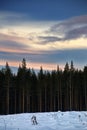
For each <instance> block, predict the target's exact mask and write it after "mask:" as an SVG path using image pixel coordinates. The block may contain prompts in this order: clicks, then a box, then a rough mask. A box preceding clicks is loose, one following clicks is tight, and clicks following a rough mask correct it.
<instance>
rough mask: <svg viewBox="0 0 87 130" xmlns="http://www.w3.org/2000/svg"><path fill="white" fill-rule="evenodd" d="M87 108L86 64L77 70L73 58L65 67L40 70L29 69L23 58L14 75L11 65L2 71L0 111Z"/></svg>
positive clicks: (79, 109)
mask: <svg viewBox="0 0 87 130" xmlns="http://www.w3.org/2000/svg"><path fill="white" fill-rule="evenodd" d="M58 110H61V111H68V110H69V111H72V110H75V111H86V110H87V66H84V68H83V70H79V69H75V67H74V65H73V61H71V63H70V65H69V64H68V62H67V63H66V64H65V67H64V70H61V69H60V68H59V66H57V70H53V71H51V72H49V71H43V68H42V67H41V68H40V70H39V72H38V73H35V71H34V70H33V69H30V68H26V60H25V59H23V60H22V63H21V65H20V66H19V68H18V70H17V74H13V73H12V71H11V68H10V67H9V64H8V63H6V66H5V67H4V68H2V69H1V70H0V114H13V113H24V112H50V111H58Z"/></svg>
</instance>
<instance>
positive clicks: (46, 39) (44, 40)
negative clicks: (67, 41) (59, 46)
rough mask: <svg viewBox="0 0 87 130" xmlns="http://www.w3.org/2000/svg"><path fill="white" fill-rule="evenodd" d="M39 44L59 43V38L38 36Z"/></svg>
mask: <svg viewBox="0 0 87 130" xmlns="http://www.w3.org/2000/svg"><path fill="white" fill-rule="evenodd" d="M38 38H39V40H40V41H41V42H40V43H49V42H52V43H53V42H56V41H61V38H58V37H56V36H39V37H38Z"/></svg>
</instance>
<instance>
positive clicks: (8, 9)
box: [0, 0, 87, 70]
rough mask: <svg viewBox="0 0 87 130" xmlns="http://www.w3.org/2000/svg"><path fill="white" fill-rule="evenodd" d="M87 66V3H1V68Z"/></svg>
mask: <svg viewBox="0 0 87 130" xmlns="http://www.w3.org/2000/svg"><path fill="white" fill-rule="evenodd" d="M23 58H25V59H26V62H27V67H28V68H29V67H30V68H34V69H36V70H37V69H40V67H41V66H42V67H43V69H44V70H54V69H56V68H57V65H59V66H60V68H61V69H63V68H64V66H65V64H66V62H68V63H69V64H70V62H71V61H73V62H74V65H75V67H77V68H80V69H82V68H83V67H84V66H85V65H87V0H0V66H4V65H5V64H6V62H8V63H9V66H11V67H19V64H20V63H21V61H22V59H23Z"/></svg>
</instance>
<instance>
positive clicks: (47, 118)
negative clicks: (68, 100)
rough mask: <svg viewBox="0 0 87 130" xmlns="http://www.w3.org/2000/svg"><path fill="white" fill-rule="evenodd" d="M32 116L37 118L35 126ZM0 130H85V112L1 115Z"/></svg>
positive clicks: (86, 120) (86, 119)
mask: <svg viewBox="0 0 87 130" xmlns="http://www.w3.org/2000/svg"><path fill="white" fill-rule="evenodd" d="M33 115H35V116H36V118H37V122H38V124H37V125H32V122H31V117H32V116H33ZM0 130H87V112H86V111H81V112H79V111H78V112H77V111H70V112H69V111H66V112H61V111H58V112H44V113H21V114H13V115H1V116H0Z"/></svg>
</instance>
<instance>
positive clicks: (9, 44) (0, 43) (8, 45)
mask: <svg viewBox="0 0 87 130" xmlns="http://www.w3.org/2000/svg"><path fill="white" fill-rule="evenodd" d="M0 47H4V48H13V49H18V48H19V49H21V48H25V47H26V45H23V44H21V43H18V42H14V41H9V40H8V41H0Z"/></svg>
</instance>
